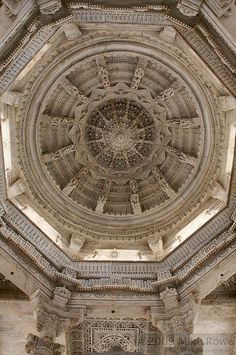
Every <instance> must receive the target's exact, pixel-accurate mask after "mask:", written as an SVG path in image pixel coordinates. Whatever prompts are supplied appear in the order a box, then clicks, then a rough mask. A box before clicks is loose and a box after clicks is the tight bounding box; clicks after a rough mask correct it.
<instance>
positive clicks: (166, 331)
mask: <svg viewBox="0 0 236 355" xmlns="http://www.w3.org/2000/svg"><path fill="white" fill-rule="evenodd" d="M160 298H161V300H162V301H163V305H164V313H163V312H160V309H157V308H155V307H154V308H152V309H151V320H152V324H153V325H154V326H155V327H157V328H158V329H159V330H160V331H161V333H162V335H163V355H171V354H173V355H202V354H203V342H202V340H201V339H200V338H197V339H195V340H193V341H192V340H191V334H192V333H193V320H194V316H195V313H194V302H193V298H192V297H191V295H190V296H189V298H188V299H186V300H185V301H180V300H179V296H178V292H177V290H176V289H175V288H166V289H165V290H164V291H162V292H160Z"/></svg>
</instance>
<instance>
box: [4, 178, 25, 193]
mask: <svg viewBox="0 0 236 355" xmlns="http://www.w3.org/2000/svg"><path fill="white" fill-rule="evenodd" d="M25 191H26V187H25V184H24V182H23V181H22V179H18V180H16V181H15V182H14V183H13V184H11V185H10V186H9V187H8V195H9V197H16V196H19V195H22V194H23V193H24V192H25Z"/></svg>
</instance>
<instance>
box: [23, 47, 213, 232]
mask: <svg viewBox="0 0 236 355" xmlns="http://www.w3.org/2000/svg"><path fill="white" fill-rule="evenodd" d="M108 43H109V42H108ZM109 45H110V46H111V47H112V46H113V44H112V43H111V44H108V45H107V49H106V51H105V52H104V51H103V53H101V50H100V48H99V45H98V46H97V49H96V50H95V51H93V50H92V49H91V48H92V47H89V46H88V47H89V49H84V50H83V51H77V50H76V48H73V52H70V50H69V49H68V50H65V51H64V53H61V54H60V55H59V56H58V57H56V59H53V60H52V59H50V64H48V65H46V64H45V65H44V68H43V69H39V70H38V72H37V73H36V79H35V80H32V82H31V84H30V85H29V89H28V94H27V96H26V97H25V99H24V103H23V104H22V105H27V110H25V109H24V115H23V116H22V117H21V118H19V122H20V124H21V125H22V130H23V131H24V134H26V135H27V134H28V136H29V137H30V138H29V140H28V141H27V142H28V143H27V145H26V144H25V142H26V140H24V139H22V137H23V135H22V137H18V138H19V144H20V149H19V151H20V152H21V154H22V155H23V156H25V158H24V159H22V157H21V158H20V160H21V161H22V160H23V162H24V163H23V169H22V172H23V175H24V177H25V181H26V184H27V186H28V188H29V191H30V194H32V193H33V195H34V204H35V203H38V207H39V209H40V210H41V211H42V210H44V211H45V208H46V210H48V212H49V214H52V215H54V216H56V218H57V221H60V222H61V223H62V224H64V226H68V227H69V228H70V230H71V229H72V230H73V229H74V228H75V230H76V228H78V226H79V227H81V226H85V225H86V228H87V227H88V225H90V226H91V228H92V229H93V228H94V227H95V226H100V227H101V228H102V229H101V231H102V230H104V228H105V229H107V231H108V233H109V227H110V226H112V227H117V232H115V233H118V234H119V233H122V228H123V227H122V226H125V227H126V233H129V232H128V231H129V230H130V229H131V230H135V229H136V228H138V227H140V226H141V225H142V226H145V225H150V226H151V225H153V223H157V222H158V223H159V222H160V221H162V219H163V216H165V224H166V225H168V223H169V222H170V221H172V222H173V218H177V217H178V218H180V219H181V214H182V215H183V216H184V215H185V216H186V215H187V214H188V213H190V212H191V211H192V210H193V208H194V206H196V204H197V203H199V202H200V201H201V200H202V199H204V198H205V195H204V191H205V190H206V189H207V186H209V185H210V183H211V180H210V179H209V177H210V176H213V175H214V173H215V170H214V169H215V166H214V168H212V169H210V166H212V162H213V160H211V154H212V150H211V149H212V148H211V147H212V146H213V144H214V139H215V135H214V133H213V131H212V125H211V123H210V122H211V121H212V116H211V113H210V110H209V108H208V106H207V103H206V100H205V99H204V100H205V102H203V101H202V100H201V99H200V95H199V92H198V90H196V88H197V85H198V83H197V80H196V78H194V77H190V75H189V76H188V75H187V74H186V72H185V74H184V75H182V72H181V68H178V67H175V68H173V67H172V66H171V65H169V63H168V60H159V58H158V56H157V55H156V52H155V51H154V50H152V49H149V50H145V54H143V53H142V52H143V48H144V47H142V45H140V44H139V46H140V48H138V47H137V46H132V45H130V44H124V43H119V44H116V48H115V49H113V50H112V48H109ZM95 52H96V53H95ZM81 53H82V54H81ZM162 58H163V56H162ZM167 59H168V56H167ZM199 88H200V86H199ZM200 90H201V88H200ZM201 95H204V93H203V94H201ZM34 97H35V98H36V97H37V105H35V100H33V99H32V98H34ZM33 102H34V103H33ZM24 107H25V106H24ZM26 111H27V112H26ZM21 112H23V110H22V111H21ZM25 112H26V114H25ZM27 132H28V133H27ZM24 152H27V154H25V153H24ZM214 164H215V162H214ZM207 175H208V176H207ZM200 186H201V189H200V190H201V192H200V193H199V191H200V190H199V187H200ZM203 187H204V188H203ZM36 201H37V202H36ZM45 206H46V207H45ZM173 216H175V217H173ZM168 218H169V220H168ZM57 223H58V222H57ZM162 223H163V222H161V224H162ZM161 224H160V225H161ZM96 228H97V227H96ZM97 230H98V229H97ZM112 233H114V229H113V231H112Z"/></svg>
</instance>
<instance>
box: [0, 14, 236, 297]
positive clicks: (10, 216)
mask: <svg viewBox="0 0 236 355" xmlns="http://www.w3.org/2000/svg"><path fill="white" fill-rule="evenodd" d="M92 11H93V10H90V12H92ZM131 14H132V11H131ZM80 15H81V14H80ZM131 16H132V15H131ZM68 19H69V20H71V16H69V17H68V18H67V20H68ZM64 20H65V19H62V22H63V21H64ZM59 22H60V21H59ZM177 22H178V21H177ZM57 23H58V21H57ZM21 25H22V23H21ZM52 25H53V24H51V25H50V26H48V27H43V28H41V33H40V35H42V34H43V39H41V42H40V43H38V48H37V50H38V49H39V48H40V47H41V46H42V45H43V44H45V43H46V42H47V41H48V40H49V38H50V37H51V36H52V35H54V33H55V32H56V30H57V29H58V27H59V25H58V24H56V23H55V24H54V26H52ZM51 26H52V27H51ZM39 27H40V26H39ZM189 31H190V29H189ZM36 34H37V33H36ZM36 34H35V35H36ZM192 34H193V35H194V33H193V31H192ZM182 35H183V37H184V33H182ZM8 38H9V37H8ZM188 40H189V42H190V40H191V39H190V38H189V39H188ZM23 46H24V45H23ZM193 47H194V46H193ZM19 48H20V47H19ZM19 48H18V49H19ZM25 49H27V51H28V48H25ZM37 50H36V52H37ZM208 50H209V52H211V51H214V50H213V49H212V48H210V49H209V48H208ZM24 54H25V52H22V53H21V55H24ZM31 54H32V55H34V53H33V52H31ZM214 54H215V53H214ZM12 58H14V57H12ZM27 61H28V58H25V59H24V60H23V61H21V62H20V64H19V65H15V64H16V63H17V62H19V54H18V58H17V59H13V61H12V63H11V64H10V65H8V66H7V67H6V68H7V70H6V71H4V74H3V77H2V78H3V79H4V78H5V80H2V81H1V85H2V89H3V88H4V89H6V88H7V87H8V86H9V84H10V82H11V80H12V79H13V78H14V77H15V75H16V71H13V70H11V65H14V66H15V67H16V69H17V67H18V69H17V70H22V66H23V67H24V66H25V64H26V62H27ZM218 61H220V62H221V67H224V69H225V73H224V74H223V78H222V77H221V80H222V81H223V82H224V83H225V84H226V85H227V87H228V88H229V90H231V91H233V92H234V93H235V91H234V90H235V83H234V77H233V76H232V74H233V73H232V70H231V68H230V66H229V64H228V63H226V64H225V63H223V64H222V58H220V57H219V58H218ZM3 67H5V65H4V66H3ZM3 67H2V68H3ZM226 67H227V69H226ZM12 68H13V67H12ZM218 68H219V67H218ZM213 70H215V69H214V68H213ZM7 71H8V72H7ZM230 75H231V78H230ZM233 169H234V170H235V162H234V165H233ZM2 172H3V170H2V171H1V173H2ZM4 180H5V178H4V176H3V175H2V174H1V184H0V187H1V197H2V201H3V209H4V211H3V210H2V221H3V222H2V223H3V229H5V227H6V229H5V231H4V233H2V231H1V234H2V235H3V234H4V237H1V248H2V249H1V252H2V251H3V252H4V253H7V254H8V255H10V259H11V260H13V259H15V262H16V263H17V264H19V265H20V264H21V265H22V267H23V268H24V269H28V267H29V265H32V264H31V263H30V264H29V263H28V262H29V259H31V260H32V261H33V264H34V263H35V265H37V266H36V269H37V268H40V269H41V270H42V271H43V273H45V274H46V275H47V280H49V279H51V280H53V279H55V278H61V279H62V280H63V278H64V279H65V278H67V281H68V282H71V283H72V284H73V283H74V284H77V282H75V280H76V278H73V277H71V278H70V277H66V276H63V275H65V274H63V273H61V272H60V271H63V268H64V269H66V268H68V269H70V270H75V269H77V271H78V272H80V275H85V274H86V273H87V275H90V276H91V272H93V271H92V269H93V266H94V268H95V269H97V270H98V272H97V275H100V276H101V275H102V274H103V272H104V269H105V270H106V269H107V273H108V274H112V268H113V270H116V272H118V270H119V269H120V271H119V272H120V273H121V274H122V273H124V270H123V271H122V269H124V267H127V268H130V272H131V274H134V264H133V263H125V265H123V267H122V265H121V264H119V262H118V263H109V262H100V263H99V262H91V263H89V262H72V261H71V260H70V258H69V257H68V256H66V255H65V254H64V253H63V252H62V251H61V250H60V249H59V248H58V247H57V246H56V245H55V244H54V243H53V242H52V241H50V240H48V238H47V237H46V236H45V235H44V234H43V233H42V232H41V231H39V230H38V228H37V227H36V226H34V225H32V224H31V223H30V222H29V220H28V219H27V218H26V217H25V216H21V213H20V211H18V210H17V209H16V208H15V206H13V205H12V204H11V203H10V202H9V201H7V200H6V190H5V184H4ZM235 207H236V180H235V174H233V177H232V180H231V189H230V197H229V203H228V205H227V207H226V208H225V209H224V210H223V211H221V212H220V213H219V214H218V215H217V216H215V217H214V218H213V219H212V220H211V221H210V222H209V223H207V224H206V225H205V226H203V227H202V228H201V229H200V231H198V232H196V233H194V235H193V236H191V237H190V238H189V239H188V240H187V241H186V242H185V243H183V244H182V245H181V246H180V247H179V248H177V249H176V250H175V251H174V252H173V253H171V254H170V255H169V256H167V258H166V259H165V260H163V262H161V263H157V262H154V263H145V264H146V265H147V269H149V270H148V272H147V274H149V276H150V275H152V277H153V280H154V278H155V277H156V276H155V277H154V275H156V274H157V276H158V275H162V274H163V282H162V285H165V281H166V282H167V284H168V282H170V281H169V280H168V279H170V278H171V277H172V276H173V272H172V269H173V265H176V264H179V265H180V267H181V266H182V265H184V264H185V263H186V261H187V260H189V258H190V255H189V254H188V255H187V253H189V250H190V248H191V249H192V250H194V255H195V256H196V255H197V254H199V253H201V251H202V250H203V249H204V248H205V247H206V248H205V253H204V252H203V254H202V260H201V254H200V255H199V259H198V260H196V266H197V267H198V270H199V265H200V264H201V262H202V265H204V262H206V260H211V258H213V256H214V259H215V260H216V261H215V264H217V263H218V265H220V263H221V262H222V260H225V262H226V261H227V258H228V257H229V256H231V257H232V255H235V249H236V246H235V232H233V235H231V236H232V238H230V237H229V240H228V241H227V240H226V243H225V244H224V243H222V244H221V245H220V244H219V245H215V246H214V245H212V247H211V249H210V250H208V251H207V245H208V244H209V242H211V241H213V239H214V236H216V235H218V236H219V234H220V233H221V232H224V231H226V230H227V229H229V228H230V227H232V225H233V224H234V223H235V216H232V213H233V211H234V209H235ZM234 214H235V213H234ZM232 218H233V219H232ZM19 219H22V220H21V223H20V224H19V222H17V220H18V221H19ZM22 222H23V223H22ZM4 226H5V227H4ZM206 234H208V238H205V239H204V240H203V238H202V236H203V235H206ZM13 236H14V237H13ZM27 239H28V240H27ZM12 242H13V244H12ZM42 244H44V246H43V248H42ZM216 244H217V243H216ZM13 245H15V246H14V247H13ZM46 245H47V249H45V246H46ZM227 245H228V246H227ZM208 249H209V248H208ZM17 250H18V251H19V250H21V252H23V254H22V255H21V257H19V258H18V260H16V259H17V257H16V256H17V255H18V254H19V252H17ZM24 255H27V257H26V258H25V256H24ZM18 256H19V255H18ZM208 258H209V259H208ZM49 260H50V261H49ZM50 263H52V265H51V264H50ZM138 264H139V263H138ZM141 264H143V263H140V266H139V265H136V267H135V268H136V269H140V271H141ZM82 265H84V267H82ZM99 265H100V266H101V267H102V269H100V271H99V268H100V267H99ZM111 265H114V266H111ZM55 266H56V268H55ZM75 266H76V267H75ZM203 268H204V267H203ZM211 268H214V266H208V267H206V266H205V271H206V269H208V271H207V272H209V271H210V269H211ZM86 269H87V271H85V270H86ZM82 270H83V271H82ZM51 271H52V272H51ZM81 271H82V272H81ZM158 271H159V272H158ZM27 272H28V271H27ZM105 272H106V271H105ZM136 272H137V271H136ZM191 273H192V272H191ZM233 273H235V270H232V274H233ZM165 275H166V277H165ZM31 277H32V275H31ZM194 277H195V280H194V282H193V283H196V282H197V278H198V277H199V279H201V277H202V276H201V275H200V276H199V272H198V275H194ZM33 278H34V277H33ZM10 279H11V277H10ZM13 282H14V281H13ZM53 283H54V281H50V282H49V284H48V285H50V287H51V286H52V285H53ZM38 285H39V284H38ZM183 285H184V284H183ZM185 285H186V284H185ZM114 286H115V285H111V288H112V287H114ZM50 287H49V288H50ZM183 287H184V286H182V290H183ZM20 288H21V289H22V288H23V286H22V283H21V287H20ZM179 289H180V291H181V287H180V288H179ZM186 289H187V288H186ZM137 291H138V290H137ZM139 292H140V289H139ZM181 292H182V291H181Z"/></svg>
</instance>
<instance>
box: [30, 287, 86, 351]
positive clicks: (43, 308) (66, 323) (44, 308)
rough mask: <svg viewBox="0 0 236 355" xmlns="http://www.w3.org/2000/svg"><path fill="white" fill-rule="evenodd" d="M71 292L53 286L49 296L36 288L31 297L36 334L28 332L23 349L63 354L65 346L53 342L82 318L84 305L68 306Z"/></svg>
mask: <svg viewBox="0 0 236 355" xmlns="http://www.w3.org/2000/svg"><path fill="white" fill-rule="evenodd" d="M70 297H71V292H70V291H69V290H68V289H67V288H66V287H55V288H54V292H53V296H52V298H50V297H49V296H47V295H45V294H44V293H43V292H42V291H40V290H37V291H36V292H35V293H34V294H33V295H32V297H31V302H32V304H33V306H34V315H35V318H36V329H37V331H38V333H39V334H38V335H34V334H31V333H30V334H28V337H27V341H26V346H25V350H26V353H27V354H30V355H63V354H64V350H65V347H64V346H63V345H60V344H58V343H56V342H55V340H56V337H58V336H59V335H60V334H62V333H64V332H66V330H67V329H68V328H70V327H72V326H75V325H77V324H78V323H81V322H82V321H83V320H84V314H85V307H75V308H74V309H73V311H71V310H70V307H68V302H69V300H70Z"/></svg>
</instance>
